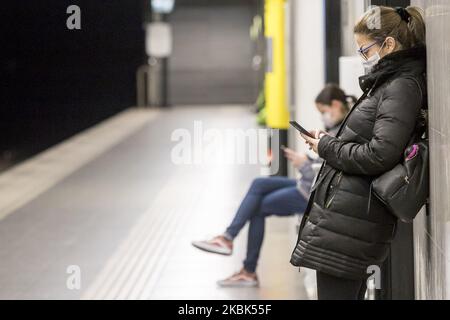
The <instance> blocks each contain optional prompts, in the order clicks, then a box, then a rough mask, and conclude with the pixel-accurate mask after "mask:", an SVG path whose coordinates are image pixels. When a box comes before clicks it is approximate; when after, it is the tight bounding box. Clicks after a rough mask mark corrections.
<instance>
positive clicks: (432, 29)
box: [412, 0, 450, 299]
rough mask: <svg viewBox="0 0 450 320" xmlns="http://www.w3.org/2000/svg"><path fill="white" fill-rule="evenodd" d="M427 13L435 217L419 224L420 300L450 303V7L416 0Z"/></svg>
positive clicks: (443, 2) (441, 1) (441, 0)
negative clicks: (438, 300) (447, 300)
mask: <svg viewBox="0 0 450 320" xmlns="http://www.w3.org/2000/svg"><path fill="white" fill-rule="evenodd" d="M412 4H413V5H417V6H420V7H422V8H423V9H424V10H425V16H426V23H427V47H428V83H429V85H428V87H429V89H428V91H429V110H430V113H429V116H430V132H429V134H430V149H431V152H430V159H431V198H430V200H431V205H430V215H429V216H428V217H427V216H426V215H425V214H424V213H422V214H421V215H420V216H419V217H418V219H416V222H415V225H414V232H415V260H416V296H417V298H418V299H450V201H449V200H450V148H449V143H450V81H449V80H450V1H449V0H413V1H412Z"/></svg>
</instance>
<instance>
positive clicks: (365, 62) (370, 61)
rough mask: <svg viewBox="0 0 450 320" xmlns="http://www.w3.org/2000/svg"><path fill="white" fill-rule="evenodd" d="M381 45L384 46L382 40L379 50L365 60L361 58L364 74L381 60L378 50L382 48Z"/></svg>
mask: <svg viewBox="0 0 450 320" xmlns="http://www.w3.org/2000/svg"><path fill="white" fill-rule="evenodd" d="M383 46H384V42H383V44H382V45H381V48H380V50H378V52H377V53H375V54H374V55H373V56H371V57H370V58H369V59H367V60H364V59H363V60H362V65H363V67H364V73H365V74H369V73H370V72H371V71H372V70H373V67H375V66H376V65H377V64H378V62H379V61H380V60H381V57H380V51H381V50H382V49H383Z"/></svg>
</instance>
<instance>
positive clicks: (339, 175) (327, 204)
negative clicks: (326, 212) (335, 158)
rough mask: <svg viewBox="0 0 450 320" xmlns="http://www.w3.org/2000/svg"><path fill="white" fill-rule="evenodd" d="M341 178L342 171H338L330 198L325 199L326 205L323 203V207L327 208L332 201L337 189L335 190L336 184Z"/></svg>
mask: <svg viewBox="0 0 450 320" xmlns="http://www.w3.org/2000/svg"><path fill="white" fill-rule="evenodd" d="M341 178H342V171H340V172H339V174H338V179H337V181H336V184H335V185H334V186H333V188H334V190H333V194H332V195H331V197H330V199H329V200H328V201H327V203H326V205H325V208H327V209H328V208H329V207H330V205H331V203H332V202H333V199H334V196H335V195H336V193H337V191H336V190H337V187H338V185H339V182H341Z"/></svg>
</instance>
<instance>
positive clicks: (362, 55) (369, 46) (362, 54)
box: [357, 41, 378, 60]
mask: <svg viewBox="0 0 450 320" xmlns="http://www.w3.org/2000/svg"><path fill="white" fill-rule="evenodd" d="M377 43H378V41H374V42H373V43H371V44H369V45H367V46H366V47H365V48H363V47H362V46H361V48H359V49H358V50H357V52H358V53H359V55H360V56H361V57H363V59H364V60H368V59H369V57H368V56H367V55H366V53H367V51H369V49H370V48H372V47H373V46H374V45H376V44H377Z"/></svg>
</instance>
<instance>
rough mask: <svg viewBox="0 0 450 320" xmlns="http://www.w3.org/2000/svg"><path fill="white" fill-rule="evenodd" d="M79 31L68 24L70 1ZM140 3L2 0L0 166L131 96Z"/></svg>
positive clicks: (138, 55)
mask: <svg viewBox="0 0 450 320" xmlns="http://www.w3.org/2000/svg"><path fill="white" fill-rule="evenodd" d="M72 4H75V5H78V6H79V7H80V8H81V30H69V29H67V27H66V20H67V18H68V17H69V14H67V13H66V9H67V7H68V6H69V5H72ZM144 4H145V2H142V1H140V0H127V1H123V0H108V1H92V0H84V1H80V0H78V1H73V0H71V1H66V0H45V1H23V0H21V1H7V2H3V3H2V8H1V13H0V15H1V16H0V18H1V30H2V34H3V36H2V45H1V53H0V55H1V56H0V72H1V79H2V80H1V81H2V86H1V87H2V89H1V108H0V116H1V122H2V126H1V127H2V129H1V139H0V170H2V169H4V168H5V167H7V166H9V165H11V164H14V163H17V162H18V161H20V160H23V159H25V158H26V157H28V156H30V155H32V154H35V153H36V152H39V151H41V150H43V149H45V148H47V147H49V146H51V145H53V144H55V143H57V142H59V141H62V140H63V139H66V138H67V137H69V136H71V135H73V134H74V133H77V132H79V131H81V130H83V129H85V128H87V127H89V126H91V125H93V124H95V123H97V122H99V121H101V120H103V119H105V118H107V117H109V116H111V115H113V114H115V113H117V112H119V111H121V110H123V109H125V108H127V107H129V106H132V105H135V103H136V86H135V74H136V69H137V68H138V66H139V65H141V64H142V63H144V61H145V48H144V30H143V27H142V21H143V14H144V10H143V9H144V8H143V6H144Z"/></svg>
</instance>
